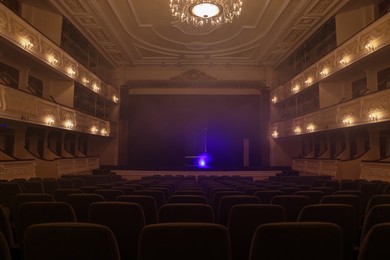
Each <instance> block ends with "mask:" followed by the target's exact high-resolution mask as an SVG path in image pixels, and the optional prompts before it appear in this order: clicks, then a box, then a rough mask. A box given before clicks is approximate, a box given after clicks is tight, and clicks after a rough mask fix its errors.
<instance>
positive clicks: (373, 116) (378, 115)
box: [368, 112, 380, 121]
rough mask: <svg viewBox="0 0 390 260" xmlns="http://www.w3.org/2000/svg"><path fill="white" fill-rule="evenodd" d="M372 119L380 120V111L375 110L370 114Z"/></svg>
mask: <svg viewBox="0 0 390 260" xmlns="http://www.w3.org/2000/svg"><path fill="white" fill-rule="evenodd" d="M368 117H369V118H370V120H371V121H378V120H379V119H380V113H378V112H373V113H370V114H369V115H368Z"/></svg>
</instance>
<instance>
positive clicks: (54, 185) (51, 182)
mask: <svg viewBox="0 0 390 260" xmlns="http://www.w3.org/2000/svg"><path fill="white" fill-rule="evenodd" d="M42 183H43V189H44V190H45V193H48V194H52V195H53V194H54V191H55V190H57V189H59V188H60V185H59V184H58V181H57V180H56V179H44V180H43V181H42Z"/></svg>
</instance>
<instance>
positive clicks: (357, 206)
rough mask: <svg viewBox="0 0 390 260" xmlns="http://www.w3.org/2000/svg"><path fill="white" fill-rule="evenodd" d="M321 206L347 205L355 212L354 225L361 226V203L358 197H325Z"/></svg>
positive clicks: (346, 195)
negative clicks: (327, 204)
mask: <svg viewBox="0 0 390 260" xmlns="http://www.w3.org/2000/svg"><path fill="white" fill-rule="evenodd" d="M320 203H321V204H324V203H331V204H333V203H336V204H340V203H341V204H347V205H351V206H352V207H353V208H354V210H355V217H356V223H357V225H358V226H360V225H361V224H362V202H361V199H360V197H358V196H356V195H350V194H345V195H343V194H340V195H326V196H324V197H323V198H322V199H321V201H320Z"/></svg>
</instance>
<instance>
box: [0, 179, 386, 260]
mask: <svg viewBox="0 0 390 260" xmlns="http://www.w3.org/2000/svg"><path fill="white" fill-rule="evenodd" d="M0 203H1V205H0V230H1V233H0V259H5V260H49V259H50V260H52V259H60V260H62V259H64V260H65V259H67V260H69V259H72V260H85V259H91V260H92V259H93V260H100V259H101V260H120V259H122V260H132V259H138V260H158V259H171V260H176V259H181V260H182V259H186V260H195V259H197V260H199V259H201V260H273V259H275V260H280V259H289V260H309V259H310V260H313V259H316V260H353V259H358V260H373V259H385V258H386V257H385V258H381V256H386V255H387V256H388V255H389V254H390V248H389V247H388V245H387V244H388V241H389V239H390V235H389V234H390V231H389V230H390V183H388V182H385V181H368V180H363V179H355V180H336V179H333V178H331V177H329V176H300V175H299V174H295V173H285V174H278V175H277V176H273V177H269V178H268V179H265V180H256V181H254V180H253V178H251V177H242V176H216V175H211V176H206V175H202V176H194V175H175V174H172V175H158V174H156V175H153V176H148V177H144V178H141V179H138V180H125V179H123V178H122V177H120V176H118V175H116V174H112V173H109V172H102V173H101V174H93V175H80V176H63V177H61V178H59V179H44V178H31V179H28V180H26V179H13V180H8V181H6V180H3V181H1V183H0Z"/></svg>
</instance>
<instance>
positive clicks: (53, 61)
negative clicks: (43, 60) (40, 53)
mask: <svg viewBox="0 0 390 260" xmlns="http://www.w3.org/2000/svg"><path fill="white" fill-rule="evenodd" d="M47 61H48V62H49V63H50V64H51V65H56V64H57V63H58V60H57V59H56V57H54V55H48V56H47Z"/></svg>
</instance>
